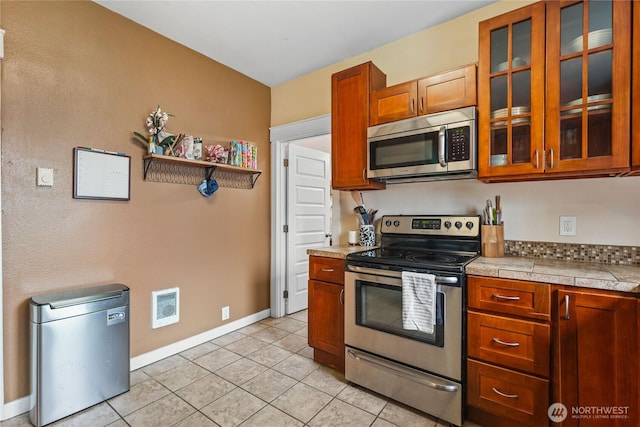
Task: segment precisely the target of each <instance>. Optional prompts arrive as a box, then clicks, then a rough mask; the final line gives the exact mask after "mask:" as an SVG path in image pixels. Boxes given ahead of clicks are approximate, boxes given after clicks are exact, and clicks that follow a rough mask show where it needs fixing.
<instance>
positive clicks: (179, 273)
mask: <svg viewBox="0 0 640 427" xmlns="http://www.w3.org/2000/svg"><path fill="white" fill-rule="evenodd" d="M0 7H1V9H2V15H1V20H0V24H1V25H0V26H1V27H2V28H4V29H5V30H6V37H5V58H4V60H3V61H2V86H1V87H2V118H1V120H2V234H3V240H2V245H3V247H2V251H3V252H2V259H3V277H2V280H3V289H4V307H3V312H4V358H5V360H4V375H5V401H7V402H10V401H12V400H15V399H17V398H21V397H23V396H26V395H27V394H28V393H29V383H28V380H29V368H28V366H29V345H28V336H29V310H28V308H29V306H28V301H29V298H30V296H32V295H36V294H42V293H46V292H51V291H54V290H62V289H68V288H73V287H79V286H88V285H97V284H105V283H113V282H120V283H124V284H126V285H128V286H129V287H130V288H131V356H137V355H140V354H142V353H145V352H148V351H151V350H154V349H157V348H160V347H162V346H165V345H168V344H171V343H174V342H176V341H178V340H181V339H184V338H187V337H191V336H193V335H196V334H198V333H201V332H204V331H207V330H210V329H212V328H215V327H217V326H219V325H221V324H222V322H221V319H220V317H221V316H220V310H221V307H222V306H226V305H229V306H230V307H231V319H230V320H235V319H238V318H242V317H245V316H248V315H251V314H254V313H257V312H259V311H262V310H265V309H268V308H269V262H270V261H269V247H270V243H269V234H270V233H269V230H270V227H269V224H270V217H269V212H270V210H269V203H270V202H269V187H270V183H269V182H270V170H269V164H270V160H269V143H268V139H269V135H268V128H269V125H270V90H269V88H268V87H266V86H264V85H262V84H260V83H258V82H256V81H254V80H251V79H249V78H247V77H246V76H243V75H241V74H239V73H237V72H235V71H232V70H230V69H229V68H227V67H224V66H222V65H220V64H219V63H216V62H214V61H211V60H209V59H206V58H205V57H203V56H202V55H199V54H197V53H195V52H193V51H191V50H189V49H187V48H185V47H182V46H179V45H178V44H176V43H174V42H171V41H169V40H167V39H165V38H163V37H160V36H159V35H157V34H155V33H153V32H151V31H149V30H147V29H145V28H143V27H141V26H139V25H137V24H134V23H133V22H131V21H129V20H127V19H124V18H122V17H120V16H119V15H116V14H114V13H112V12H110V11H108V10H107V9H105V8H103V7H101V6H99V5H97V4H95V3H92V2H88V1H81V2H77V1H70V2H31V1H29V2H15V1H2V2H1V3H0ZM158 104H160V106H161V108H163V109H165V110H167V111H168V112H170V113H172V114H174V115H175V117H172V118H170V119H169V123H168V130H169V131H170V132H175V133H178V132H186V133H188V134H192V135H195V136H200V137H202V138H203V139H204V142H205V144H206V143H207V142H208V141H213V139H214V138H226V139H227V140H230V139H244V140H248V141H253V142H254V143H256V144H257V145H258V152H259V167H260V168H261V169H262V170H263V174H262V176H261V177H260V179H259V180H258V182H257V184H256V187H255V188H254V189H253V190H239V189H229V188H221V189H220V190H219V191H218V192H217V193H216V194H215V195H214V196H213V197H212V198H203V197H202V196H200V194H199V193H198V192H197V190H196V187H195V186H194V185H180V184H165V183H155V182H147V181H143V180H142V156H143V155H144V154H145V149H144V147H143V146H141V145H140V144H138V143H136V142H135V140H134V139H133V138H132V131H134V130H136V131H139V132H144V131H145V126H144V121H145V118H146V116H147V114H149V112H151V110H152V109H154V108H155V107H156V105H158ZM78 145H83V146H94V147H99V148H103V149H106V150H113V151H124V152H126V153H127V154H128V155H130V156H131V200H130V201H128V202H117V201H115V202H114V201H95V200H76V199H73V198H72V197H71V196H72V161H73V154H72V148H73V147H74V146H78ZM36 167H50V168H53V169H54V186H53V188H42V187H36V186H35V171H36ZM173 286H180V288H181V293H180V296H181V316H180V322H179V323H178V324H175V325H171V326H167V327H164V328H160V329H157V330H152V329H151V326H150V325H151V314H150V301H151V292H152V291H153V290H158V289H165V288H169V287H173Z"/></svg>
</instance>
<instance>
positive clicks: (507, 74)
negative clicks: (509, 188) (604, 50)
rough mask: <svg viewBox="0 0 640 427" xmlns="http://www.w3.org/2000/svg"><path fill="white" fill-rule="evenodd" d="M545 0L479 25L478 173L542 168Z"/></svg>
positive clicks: (512, 172)
mask: <svg viewBox="0 0 640 427" xmlns="http://www.w3.org/2000/svg"><path fill="white" fill-rule="evenodd" d="M544 11H545V6H544V2H540V3H535V4H533V5H531V6H527V7H523V8H520V9H517V10H515V11H513V12H509V13H507V14H504V15H501V16H498V17H496V18H492V19H490V20H487V21H483V22H481V23H480V58H479V59H480V60H479V67H478V91H479V98H478V101H479V102H478V110H479V117H480V121H479V129H478V131H479V136H478V174H479V177H480V178H483V177H487V176H509V175H522V174H535V173H542V172H543V171H544V163H543V157H544V152H543V149H544V145H543V143H544V138H543V123H544V120H543V119H544V72H545V70H544V61H545V54H544V39H545V37H544V34H545V27H544V22H545V21H544Z"/></svg>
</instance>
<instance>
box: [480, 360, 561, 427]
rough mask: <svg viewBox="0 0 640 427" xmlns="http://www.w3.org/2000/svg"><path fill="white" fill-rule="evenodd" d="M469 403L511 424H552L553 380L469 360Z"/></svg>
mask: <svg viewBox="0 0 640 427" xmlns="http://www.w3.org/2000/svg"><path fill="white" fill-rule="evenodd" d="M467 369H468V372H467V374H468V377H467V378H468V388H467V393H468V394H467V403H468V404H469V405H471V406H473V407H476V408H478V409H481V410H482V411H485V412H488V413H490V414H494V415H496V416H498V417H500V418H503V419H509V420H512V421H513V422H512V423H511V425H518V426H532V427H534V426H535V427H538V426H543V425H548V424H549V418H548V417H547V408H548V407H549V381H547V380H542V379H540V378H537V377H533V376H531V375H526V374H522V373H518V372H515V371H511V370H509V369H503V368H498V367H496V366H492V365H488V364H486V363H482V362H477V361H474V360H469V361H467Z"/></svg>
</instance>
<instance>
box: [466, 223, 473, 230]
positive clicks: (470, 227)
mask: <svg viewBox="0 0 640 427" xmlns="http://www.w3.org/2000/svg"><path fill="white" fill-rule="evenodd" d="M467 228H468V229H469V230H471V229H472V228H473V222H471V221H467Z"/></svg>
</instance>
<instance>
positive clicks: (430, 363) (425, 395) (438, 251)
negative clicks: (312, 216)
mask: <svg viewBox="0 0 640 427" xmlns="http://www.w3.org/2000/svg"><path fill="white" fill-rule="evenodd" d="M381 235H382V238H381V245H380V248H378V249H372V250H369V251H364V252H359V253H355V254H350V255H348V256H347V273H346V274H345V344H346V346H347V348H346V362H345V376H346V378H347V380H349V381H351V382H353V383H356V384H360V385H362V386H364V387H366V388H368V389H371V390H374V391H376V392H378V393H381V394H383V395H385V396H388V397H390V398H392V399H395V400H397V401H400V402H403V403H405V404H407V405H410V406H412V407H414V408H417V409H419V410H421V411H424V412H426V413H428V414H431V415H433V416H435V417H438V418H440V419H441V420H444V421H447V422H449V423H452V424H455V425H458V426H460V425H462V420H463V412H462V408H463V397H464V390H463V385H464V357H465V354H464V336H465V318H464V301H465V299H466V296H465V285H466V277H465V273H464V268H465V266H466V265H467V264H468V263H469V262H471V261H472V260H473V259H474V258H476V257H477V256H478V255H479V254H480V217H479V216H452V215H438V216H433V215H423V216H384V217H383V218H382V225H381Z"/></svg>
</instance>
